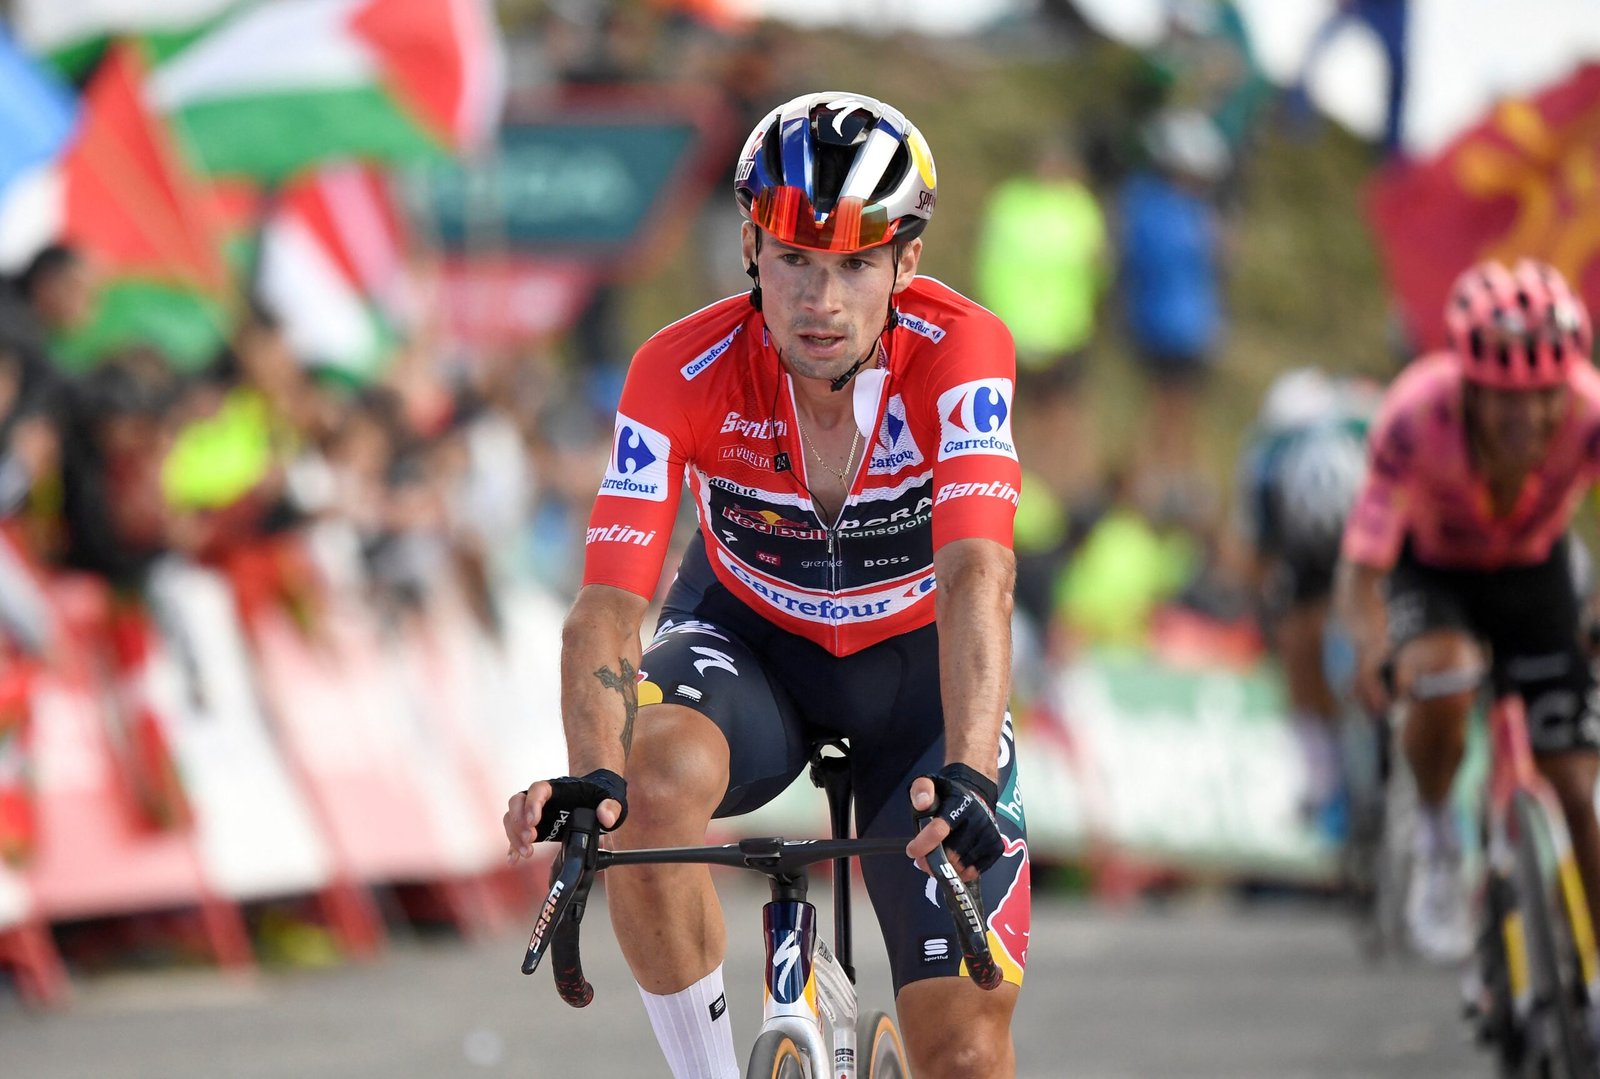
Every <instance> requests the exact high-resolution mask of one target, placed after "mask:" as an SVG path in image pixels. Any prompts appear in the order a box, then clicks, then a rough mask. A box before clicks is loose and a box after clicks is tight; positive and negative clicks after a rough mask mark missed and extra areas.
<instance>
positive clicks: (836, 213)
mask: <svg viewBox="0 0 1600 1079" xmlns="http://www.w3.org/2000/svg"><path fill="white" fill-rule="evenodd" d="M750 220H752V221H754V222H755V223H756V224H757V225H759V226H761V228H762V229H764V230H765V231H766V232H768V233H769V234H771V236H772V237H773V238H774V239H776V240H780V241H782V242H783V243H786V244H788V245H789V246H790V247H803V248H807V249H809V250H812V251H859V250H861V249H862V248H866V247H877V246H878V245H879V244H884V243H888V242H889V241H890V240H892V239H893V238H894V234H895V232H896V231H897V230H898V228H899V225H900V222H899V220H898V219H897V220H894V221H891V220H889V211H888V210H886V209H885V208H884V207H882V206H873V207H871V208H867V207H866V204H865V203H864V202H863V201H862V200H861V199H859V198H842V199H840V200H839V202H838V204H837V205H835V206H834V208H833V212H832V213H831V214H828V215H827V217H826V218H824V219H823V220H821V221H818V220H817V212H816V210H815V209H813V208H812V205H811V200H810V199H809V198H807V197H806V193H805V191H803V190H802V189H801V188H798V187H793V186H784V187H769V188H766V189H765V190H764V191H762V192H761V193H760V194H759V195H757V196H756V197H755V201H754V202H753V203H752V204H751V206H750Z"/></svg>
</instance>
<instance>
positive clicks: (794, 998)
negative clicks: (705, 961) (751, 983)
mask: <svg viewBox="0 0 1600 1079" xmlns="http://www.w3.org/2000/svg"><path fill="white" fill-rule="evenodd" d="M805 894H806V881H805V878H804V877H799V878H786V879H784V880H781V881H780V880H778V879H774V880H773V882H772V900H771V901H770V902H769V903H767V905H766V907H765V908H763V909H762V912H761V921H762V925H763V927H764V929H765V931H766V942H767V967H766V983H767V984H766V993H765V994H764V1000H763V1007H762V1027H761V1028H762V1029H763V1030H781V1031H783V1032H784V1033H785V1034H787V1035H788V1036H789V1037H790V1038H792V1039H794V1043H795V1045H797V1046H798V1047H799V1048H800V1051H801V1052H802V1053H803V1054H804V1055H805V1056H806V1058H807V1060H808V1061H809V1065H810V1066H809V1068H808V1071H809V1073H810V1074H811V1075H812V1076H814V1077H821V1076H824V1075H826V1076H831V1077H832V1079H855V1077H856V1074H857V1072H856V994H855V985H854V982H853V980H852V979H851V978H850V976H849V975H848V974H847V973H846V972H845V970H844V967H843V966H842V965H841V964H840V963H839V961H838V959H837V958H836V957H835V956H834V954H833V952H832V951H831V950H830V949H829V948H828V946H827V944H825V943H824V942H823V941H822V939H821V938H820V937H819V936H818V935H817V908H816V907H814V906H812V905H811V904H810V903H808V902H806V898H805ZM830 1045H831V1046H832V1053H831V1056H830V1052H829V1046H830Z"/></svg>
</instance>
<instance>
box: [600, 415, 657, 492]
mask: <svg viewBox="0 0 1600 1079" xmlns="http://www.w3.org/2000/svg"><path fill="white" fill-rule="evenodd" d="M671 447H672V444H671V442H670V441H669V440H668V438H667V436H666V435H664V434H662V433H661V432H660V431H657V430H656V429H654V428H653V427H647V426H645V425H644V424H642V423H640V422H639V421H638V420H635V419H630V418H629V417H627V416H624V415H623V414H622V413H620V412H619V413H617V426H616V436H615V440H614V441H613V442H612V445H611V460H610V461H608V462H607V463H606V476H605V479H603V480H601V481H600V493H601V494H603V495H621V496H622V497H623V498H642V499H644V500H646V501H648V502H665V501H666V499H667V458H668V456H669V455H670V452H671Z"/></svg>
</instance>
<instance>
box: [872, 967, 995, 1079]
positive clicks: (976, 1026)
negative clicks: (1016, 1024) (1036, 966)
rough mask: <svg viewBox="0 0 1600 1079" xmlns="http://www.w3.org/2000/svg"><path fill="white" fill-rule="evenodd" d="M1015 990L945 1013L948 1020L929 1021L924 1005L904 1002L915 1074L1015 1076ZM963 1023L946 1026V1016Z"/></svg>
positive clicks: (967, 1078)
mask: <svg viewBox="0 0 1600 1079" xmlns="http://www.w3.org/2000/svg"><path fill="white" fill-rule="evenodd" d="M1014 990H1015V987H1013V986H1009V985H1007V986H1002V987H1001V988H1000V989H998V990H996V993H997V994H999V996H997V997H995V998H994V999H993V1000H986V1001H985V1002H984V1006H983V1007H981V1008H976V1009H974V1008H970V1007H968V1008H945V1009H942V1014H943V1016H944V1017H942V1018H939V1019H938V1020H937V1021H933V1020H931V1017H930V1014H929V1008H928V1007H927V1005H929V1004H931V1003H934V1002H931V1001H928V1000H926V999H924V1000H922V1001H921V1002H920V1004H921V1007H918V1006H917V1004H915V1003H914V1002H913V1001H910V1000H907V999H906V998H905V997H904V996H902V998H901V1000H900V1002H899V1003H900V1017H901V1020H902V1025H901V1029H902V1033H903V1034H904V1035H905V1039H906V1049H907V1050H908V1051H909V1053H910V1054H911V1058H912V1059H911V1064H912V1069H911V1070H912V1073H913V1074H914V1075H916V1076H917V1077H918V1079H930V1077H932V1079H975V1077H985V1076H992V1075H1007V1074H1011V1073H1012V1072H1013V1070H1014V1060H1013V1054H1012V1044H1011V1009H1012V1007H1014V1005H1015V1000H1016V994H1015V991H1014ZM951 1013H955V1014H958V1015H959V1021H957V1022H950V1021H948V1018H947V1017H948V1015H949V1014H951Z"/></svg>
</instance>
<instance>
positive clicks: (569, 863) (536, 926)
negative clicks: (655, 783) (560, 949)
mask: <svg viewBox="0 0 1600 1079" xmlns="http://www.w3.org/2000/svg"><path fill="white" fill-rule="evenodd" d="M598 823H599V822H598V820H597V819H596V817H595V811H594V810H592V809H574V810H572V816H571V817H570V819H569V820H568V821H567V835H566V838H565V839H564V840H563V841H562V844H561V858H560V860H559V861H557V862H556V863H555V865H554V867H553V868H552V870H551V874H550V876H551V883H550V893H549V895H547V896H545V900H544V904H543V905H542V906H541V907H540V908H539V917H538V919H537V920H535V921H534V923H533V933H532V935H530V936H529V937H528V950H527V952H526V954H524V955H523V957H522V973H524V974H532V973H533V972H534V971H536V970H538V969H539V962H540V961H541V960H542V959H543V958H544V953H545V950H546V949H547V948H549V946H550V942H551V940H552V939H553V937H554V936H555V931H556V930H557V929H558V928H559V927H560V926H561V925H562V923H563V922H564V921H566V919H567V915H568V912H569V911H570V910H571V909H572V908H573V905H574V903H575V902H578V901H579V900H580V899H586V897H587V896H588V892H589V888H588V884H589V882H590V881H591V880H592V879H593V873H594V863H595V847H596V845H597V844H596V840H597V838H598V836H599V829H598ZM582 912H583V906H582V904H581V903H579V905H578V907H577V913H578V916H579V918H580V919H581V917H582ZM574 952H575V949H574ZM577 973H578V977H580V978H581V977H582V973H583V972H582V970H581V969H580V970H579V971H578V972H577ZM585 984H587V983H585ZM563 996H565V994H563ZM585 1003H587V1001H585Z"/></svg>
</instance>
